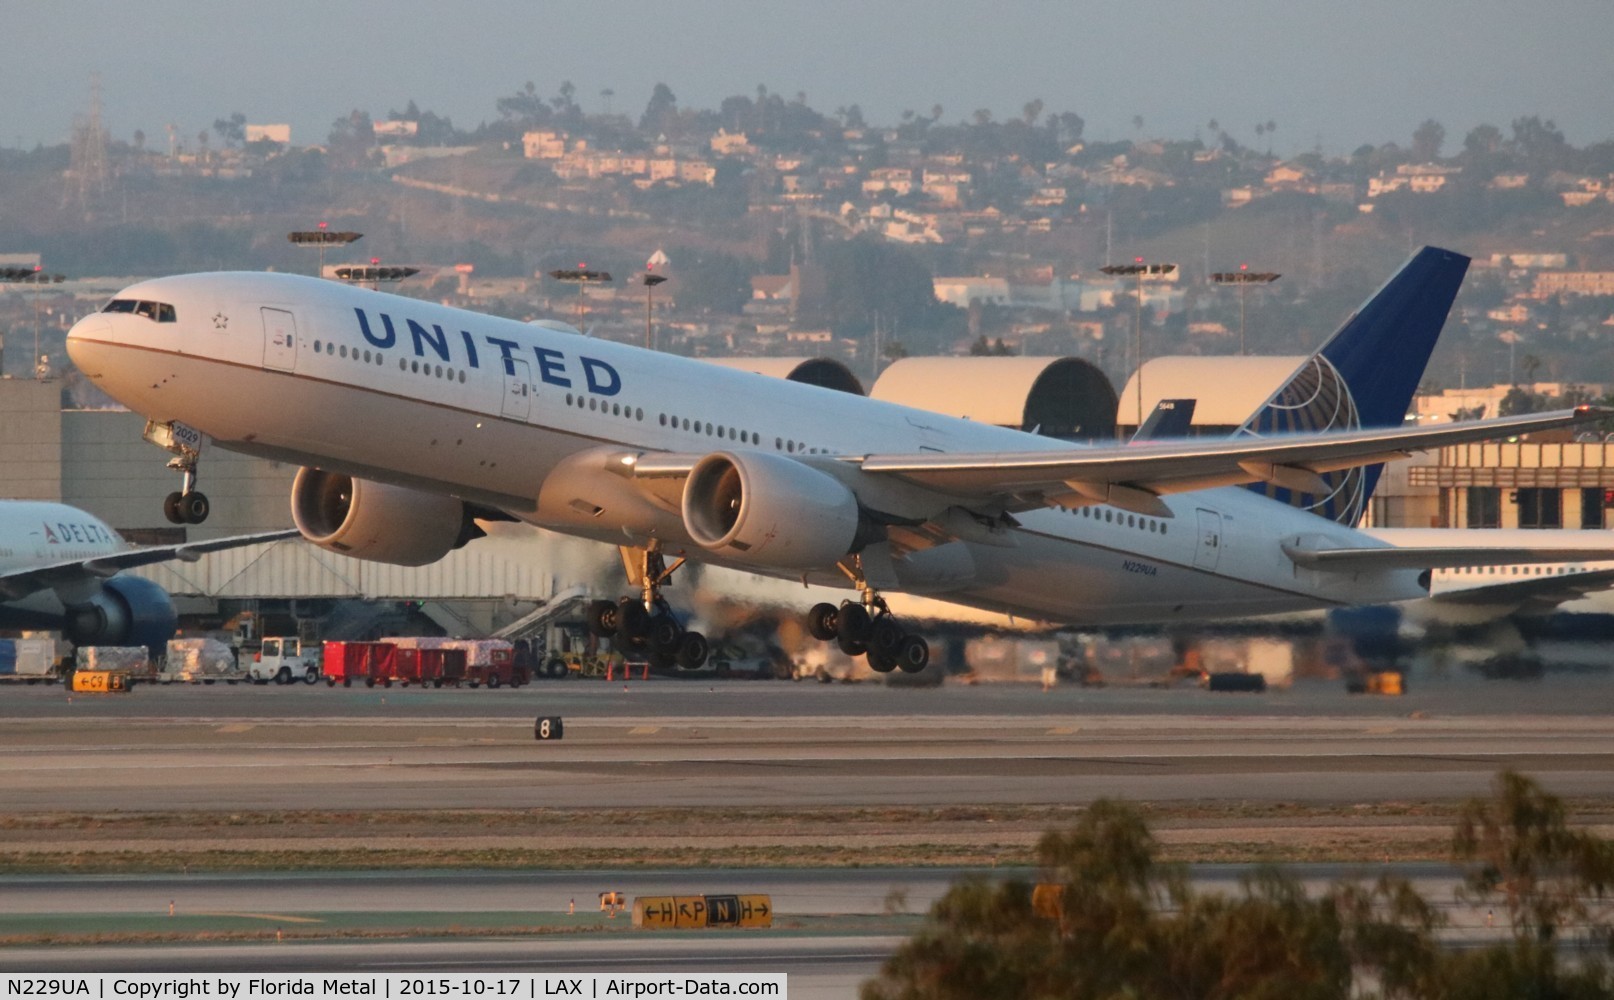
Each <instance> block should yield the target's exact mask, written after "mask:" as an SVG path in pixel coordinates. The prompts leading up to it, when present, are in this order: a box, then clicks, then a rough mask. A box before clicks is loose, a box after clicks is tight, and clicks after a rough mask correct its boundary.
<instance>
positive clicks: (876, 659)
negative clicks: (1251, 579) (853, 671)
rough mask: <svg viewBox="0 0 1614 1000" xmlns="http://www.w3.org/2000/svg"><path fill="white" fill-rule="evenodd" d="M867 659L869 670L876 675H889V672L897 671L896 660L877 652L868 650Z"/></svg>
mask: <svg viewBox="0 0 1614 1000" xmlns="http://www.w3.org/2000/svg"><path fill="white" fill-rule="evenodd" d="M868 659H869V669H870V670H872V671H874V672H875V673H877V674H889V673H890V672H891V671H893V670H895V669H897V661H896V659H895V658H894V657H892V656H889V655H887V654H885V653H882V652H880V651H879V650H876V649H870V650H869V654H868Z"/></svg>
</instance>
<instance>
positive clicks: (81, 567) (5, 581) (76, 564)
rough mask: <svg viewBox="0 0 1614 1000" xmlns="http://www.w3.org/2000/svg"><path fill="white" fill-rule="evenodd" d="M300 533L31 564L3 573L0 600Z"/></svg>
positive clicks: (269, 533)
mask: <svg viewBox="0 0 1614 1000" xmlns="http://www.w3.org/2000/svg"><path fill="white" fill-rule="evenodd" d="M299 534H300V532H298V530H297V529H296V528H285V529H282V530H280V531H261V532H258V533H256V534H251V535H231V536H229V537H227V538H210V539H207V540H206V541H201V542H185V543H183V544H180V545H150V546H142V547H139V548H133V549H127V550H125V551H123V552H114V553H112V554H110V555H104V556H96V557H95V558H93V559H64V560H62V561H61V562H54V563H47V564H45V565H42V566H28V567H26V568H22V569H16V570H12V571H10V572H7V573H0V599H4V600H8V601H15V600H20V599H22V598H24V597H27V596H28V595H29V594H33V593H36V592H38V591H41V590H45V589H46V588H51V587H57V586H60V585H62V584H64V583H68V582H71V581H74V580H81V579H84V578H86V577H102V578H105V577H109V576H115V575H116V574H118V573H121V572H123V571H124V570H126V569H134V568H135V567H137V566H150V565H152V564H153V563H160V562H168V561H169V560H171V559H178V560H180V561H181V562H195V561H196V560H198V559H200V558H201V557H202V556H204V555H207V554H208V553H209V552H222V551H224V550H225V549H236V548H241V547H243V546H246V545H259V544H263V543H265V542H278V541H281V540H282V539H286V538H296V537H298V536H299Z"/></svg>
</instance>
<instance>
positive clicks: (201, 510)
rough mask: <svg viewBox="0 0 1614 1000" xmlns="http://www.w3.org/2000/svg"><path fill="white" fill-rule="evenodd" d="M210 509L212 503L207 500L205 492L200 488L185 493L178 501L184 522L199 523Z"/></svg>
mask: <svg viewBox="0 0 1614 1000" xmlns="http://www.w3.org/2000/svg"><path fill="white" fill-rule="evenodd" d="M212 511H213V505H212V504H211V503H209V502H208V499H207V494H206V493H203V492H202V491H200V490H193V491H191V492H190V493H187V494H185V495H184V497H183V498H182V499H181V500H180V502H179V513H180V515H181V516H183V517H184V518H185V523H186V524H201V523H202V522H203V521H205V520H207V515H208V514H210V513H212Z"/></svg>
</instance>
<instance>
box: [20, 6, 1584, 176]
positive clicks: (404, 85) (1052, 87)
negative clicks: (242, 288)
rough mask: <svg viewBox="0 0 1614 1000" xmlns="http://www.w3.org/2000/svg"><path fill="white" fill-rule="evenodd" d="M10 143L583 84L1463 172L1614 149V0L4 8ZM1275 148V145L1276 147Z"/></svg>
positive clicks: (635, 96) (304, 121) (629, 96)
mask: <svg viewBox="0 0 1614 1000" xmlns="http://www.w3.org/2000/svg"><path fill="white" fill-rule="evenodd" d="M0 13H4V15H5V17H4V20H3V22H0V23H3V24H4V28H3V29H0V79H3V80H4V83H5V93H6V100H5V101H4V102H3V104H0V144H4V145H16V144H18V143H19V142H20V143H21V144H22V145H24V146H30V147H31V146H32V145H34V144H35V143H41V142H43V143H59V142H63V141H65V140H66V139H67V138H68V136H69V134H70V129H71V125H72V120H73V116H74V114H78V113H83V112H85V111H86V110H87V109H88V107H89V103H90V74H91V73H92V72H99V73H100V74H101V81H102V101H103V108H104V111H103V114H104V122H105V124H106V126H107V128H108V129H109V130H110V131H111V133H112V135H113V136H114V137H115V138H121V139H127V138H129V137H130V136H131V135H132V134H133V132H134V131H135V129H137V128H138V129H143V130H144V131H145V133H146V135H147V136H148V142H149V143H150V144H151V145H153V146H160V145H161V143H162V142H163V141H165V140H164V138H163V130H164V128H165V126H166V125H167V124H168V123H170V122H172V123H175V124H177V125H178V126H179V128H180V134H181V135H182V136H186V137H189V138H191V139H194V137H195V135H196V133H197V132H199V131H201V130H203V129H205V128H209V127H210V126H211V124H212V122H213V121H214V119H216V118H221V117H228V116H229V115H230V114H231V113H232V112H235V111H240V112H243V113H244V114H245V115H246V116H247V120H248V121H249V122H253V123H270V122H289V123H290V124H291V126H292V138H293V141H295V142H298V143H315V142H323V141H324V139H325V137H326V135H327V134H328V133H329V131H330V127H331V122H332V121H333V120H334V119H336V118H337V117H339V116H342V115H345V114H347V112H348V111H350V110H352V109H354V108H359V109H363V110H365V111H368V112H370V113H371V114H372V115H373V116H375V117H376V118H382V117H385V115H386V113H387V111H389V110H391V109H394V108H397V109H402V108H403V106H404V105H405V104H406V103H407V102H408V101H409V100H411V99H413V100H414V101H416V102H417V103H418V104H419V106H420V107H421V108H423V109H426V110H431V111H435V112H436V113H438V114H441V115H447V116H448V117H450V118H452V119H453V121H454V123H455V124H456V125H458V126H461V127H468V126H474V125H476V124H477V123H478V122H479V121H482V120H485V119H491V118H493V117H495V114H496V112H495V110H494V104H493V102H494V99H495V98H497V97H499V96H501V95H505V94H510V93H513V92H515V91H516V90H518V89H520V88H521V87H522V86H523V85H524V84H525V83H526V82H527V81H529V80H531V81H533V82H534V83H535V84H536V85H537V87H538V90H539V93H541V94H543V95H546V96H549V95H553V94H554V93H555V92H556V90H557V89H558V88H559V86H560V84H561V82H562V81H563V80H571V81H572V82H573V83H574V84H576V86H577V93H578V99H579V100H580V102H581V103H582V104H583V106H584V108H585V110H588V111H595V110H598V109H600V108H601V107H602V106H603V98H602V97H601V96H600V92H601V91H602V90H604V89H606V88H610V89H612V90H614V91H615V97H614V98H613V105H614V108H615V109H616V110H619V111H627V112H630V113H631V114H633V115H634V116H635V117H637V116H638V114H639V112H640V111H642V110H643V108H644V105H645V102H646V100H647V99H648V98H649V96H650V92H651V89H652V87H653V86H654V85H655V84H656V83H657V82H664V83H666V84H667V85H668V86H670V87H671V88H672V90H673V92H674V93H675V94H676V95H677V97H678V100H679V103H680V104H681V105H683V106H687V107H711V108H715V107H716V106H717V105H718V103H719V102H720V101H721V100H722V98H724V97H725V96H728V95H731V94H746V95H753V94H755V92H756V87H757V85H758V84H765V85H766V86H767V87H768V89H769V90H770V91H774V92H778V93H780V94H782V95H785V96H786V98H787V99H789V98H791V97H794V95H795V94H796V93H797V92H798V91H803V92H805V93H806V94H807V98H808V102H809V103H810V104H812V105H813V106H814V107H815V108H817V109H819V110H820V111H824V112H830V111H833V110H834V109H835V108H836V107H837V106H839V105H845V104H851V103H857V104H860V105H861V106H862V108H863V111H864V115H865V117H866V118H867V119H868V120H869V121H870V122H873V123H887V122H889V123H892V124H895V123H896V121H897V119H898V115H899V114H900V113H901V111H902V110H903V109H905V108H908V109H913V110H915V111H918V112H921V113H926V114H928V113H929V110H930V108H931V107H932V106H933V105H936V104H940V105H941V106H942V107H943V109H944V111H943V119H944V121H947V122H955V121H959V120H961V119H964V118H968V117H970V115H971V114H972V113H973V112H974V111H975V109H977V108H988V109H990V110H991V111H992V112H993V114H994V116H995V117H997V118H1000V119H1001V118H1005V117H1011V116H1015V115H1018V114H1020V109H1021V108H1022V106H1023V105H1024V104H1025V103H1026V102H1027V101H1029V100H1031V99H1032V98H1041V99H1042V101H1043V103H1044V105H1045V108H1046V111H1048V112H1057V111H1075V112H1076V113H1078V114H1080V115H1081V116H1082V117H1083V118H1085V119H1086V120H1087V122H1088V136H1089V137H1091V138H1099V139H1103V138H1124V137H1128V136H1132V135H1136V134H1138V133H1137V132H1136V131H1135V129H1134V127H1133V124H1132V120H1133V117H1134V116H1142V118H1143V120H1144V126H1143V134H1145V135H1149V136H1165V137H1173V138H1185V137H1188V136H1191V135H1192V134H1193V133H1194V130H1195V129H1196V128H1200V129H1203V127H1204V125H1205V123H1206V122H1207V121H1209V120H1210V119H1213V118H1214V119H1216V120H1218V121H1219V122H1220V123H1221V126H1222V127H1223V128H1224V129H1227V130H1229V131H1231V132H1233V133H1234V135H1236V136H1237V137H1238V138H1239V139H1240V140H1241V141H1244V142H1247V143H1255V142H1257V141H1258V140H1257V139H1256V136H1255V131H1254V126H1255V124H1256V123H1257V122H1266V121H1268V120H1270V121H1273V122H1275V123H1276V124H1277V129H1276V131H1275V133H1274V136H1273V141H1274V143H1275V148H1276V150H1277V151H1279V152H1282V153H1292V152H1295V151H1297V150H1301V149H1310V148H1313V147H1314V146H1316V145H1317V144H1318V142H1319V141H1320V142H1321V144H1322V147H1323V149H1324V150H1325V151H1327V152H1330V153H1337V152H1343V151H1349V150H1351V149H1354V148H1355V147H1357V146H1359V145H1361V144H1362V143H1365V142H1372V143H1382V142H1387V141H1395V142H1400V143H1402V144H1403V145H1404V144H1406V143H1407V142H1409V140H1410V137H1411V134H1412V131H1413V129H1414V128H1416V127H1417V125H1418V123H1419V122H1421V121H1423V120H1424V119H1426V118H1434V119H1436V120H1438V121H1440V122H1441V123H1442V124H1443V125H1445V127H1446V135H1447V146H1446V152H1448V153H1449V152H1451V151H1453V150H1454V149H1455V148H1457V147H1458V146H1460V144H1461V142H1462V138H1463V136H1464V134H1466V132H1467V131H1468V130H1469V129H1470V128H1472V127H1473V126H1474V125H1476V124H1479V123H1481V122H1490V123H1493V124H1496V125H1498V126H1501V127H1502V128H1503V129H1504V130H1505V129H1506V128H1507V125H1508V123H1509V122H1510V121H1512V120H1513V119H1514V118H1515V117H1518V116H1520V115H1526V114H1539V115H1541V116H1543V117H1545V118H1550V119H1553V120H1555V121H1556V122H1557V124H1558V126H1559V127H1560V128H1561V129H1563V131H1564V132H1565V134H1566V135H1567V136H1568V138H1569V141H1570V142H1572V143H1574V144H1575V145H1586V144H1588V143H1591V142H1596V141H1600V140H1604V139H1609V138H1614V115H1611V112H1614V56H1611V55H1610V43H1611V42H1614V2H1610V0H1559V2H1554V0H1547V2H1546V3H1542V4H1526V3H1522V2H1517V0H1515V2H1500V0H1470V2H1458V0H1355V2H1346V0H1249V2H1236V0H1153V2H1149V3H1135V4H1124V3H1077V2H1071V0H1066V2H1053V0H998V2H996V3H983V2H980V0H931V2H929V3H923V4H921V3H912V2H886V3H881V2H879V0H816V2H812V3H794V2H780V0H774V2H758V0H678V2H672V0H663V2H660V3H641V2H619V3H597V4H591V3H578V2H573V3H570V4H566V5H561V4H552V3H538V2H533V0H486V2H454V0H431V2H425V0H386V2H368V3H336V2H317V3H316V2H308V0H255V2H250V3H248V2H241V0H211V2H202V0H196V2H184V3H180V2H173V0H76V2H64V3H54V2H46V3H39V2H33V0H0ZM1260 141H1261V142H1265V140H1260Z"/></svg>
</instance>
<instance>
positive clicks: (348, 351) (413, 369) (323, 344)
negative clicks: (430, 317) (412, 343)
mask: <svg viewBox="0 0 1614 1000" xmlns="http://www.w3.org/2000/svg"><path fill="white" fill-rule="evenodd" d="M314 353H315V354H334V355H336V356H337V357H339V358H352V359H353V360H354V361H362V362H364V363H365V364H370V363H372V362H374V363H375V364H378V365H380V364H385V363H386V357H385V356H384V355H382V353H381V352H380V351H371V350H370V349H369V348H365V349H364V352H363V353H362V354H361V353H360V352H359V349H358V348H357V347H353V348H350V347H348V346H347V345H346V344H336V343H333V342H331V341H329V340H326V341H319V340H316V341H314ZM398 370H399V371H401V372H409V373H410V374H412V375H429V376H431V377H433V378H444V379H448V380H449V381H450V382H464V381H465V371H464V370H463V369H461V370H458V371H456V370H455V369H453V368H445V367H443V366H442V365H434V364H431V363H429V362H422V361H421V360H420V359H419V358H414V359H411V358H399V359H398Z"/></svg>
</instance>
